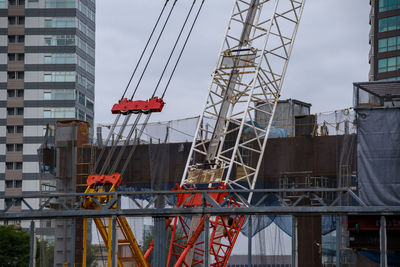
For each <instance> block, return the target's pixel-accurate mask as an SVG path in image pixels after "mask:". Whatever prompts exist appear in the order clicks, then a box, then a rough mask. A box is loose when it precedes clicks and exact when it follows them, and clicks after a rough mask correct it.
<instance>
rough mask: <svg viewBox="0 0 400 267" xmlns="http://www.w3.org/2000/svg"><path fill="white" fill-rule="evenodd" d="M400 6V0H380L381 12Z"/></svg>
mask: <svg viewBox="0 0 400 267" xmlns="http://www.w3.org/2000/svg"><path fill="white" fill-rule="evenodd" d="M398 8H400V0H379V12H385V11H389V10H394V9H398Z"/></svg>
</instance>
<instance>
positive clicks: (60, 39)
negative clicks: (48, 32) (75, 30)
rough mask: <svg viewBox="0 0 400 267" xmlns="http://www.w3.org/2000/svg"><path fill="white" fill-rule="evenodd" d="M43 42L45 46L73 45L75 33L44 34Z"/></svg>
mask: <svg viewBox="0 0 400 267" xmlns="http://www.w3.org/2000/svg"><path fill="white" fill-rule="evenodd" d="M44 44H45V45H47V46H70V45H75V35H53V36H45V37H44Z"/></svg>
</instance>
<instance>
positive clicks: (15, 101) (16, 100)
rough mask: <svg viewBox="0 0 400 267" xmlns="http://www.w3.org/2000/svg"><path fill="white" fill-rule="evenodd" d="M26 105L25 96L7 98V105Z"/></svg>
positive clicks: (17, 106)
mask: <svg viewBox="0 0 400 267" xmlns="http://www.w3.org/2000/svg"><path fill="white" fill-rule="evenodd" d="M23 106H24V98H23V97H9V98H8V99H7V107H8V108H19V107H23Z"/></svg>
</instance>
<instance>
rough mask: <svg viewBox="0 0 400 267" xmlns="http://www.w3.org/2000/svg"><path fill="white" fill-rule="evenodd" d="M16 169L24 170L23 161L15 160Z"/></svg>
mask: <svg viewBox="0 0 400 267" xmlns="http://www.w3.org/2000/svg"><path fill="white" fill-rule="evenodd" d="M15 169H16V170H22V162H15Z"/></svg>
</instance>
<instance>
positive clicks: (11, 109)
mask: <svg viewBox="0 0 400 267" xmlns="http://www.w3.org/2000/svg"><path fill="white" fill-rule="evenodd" d="M7 114H8V115H14V114H15V111H14V108H7Z"/></svg>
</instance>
